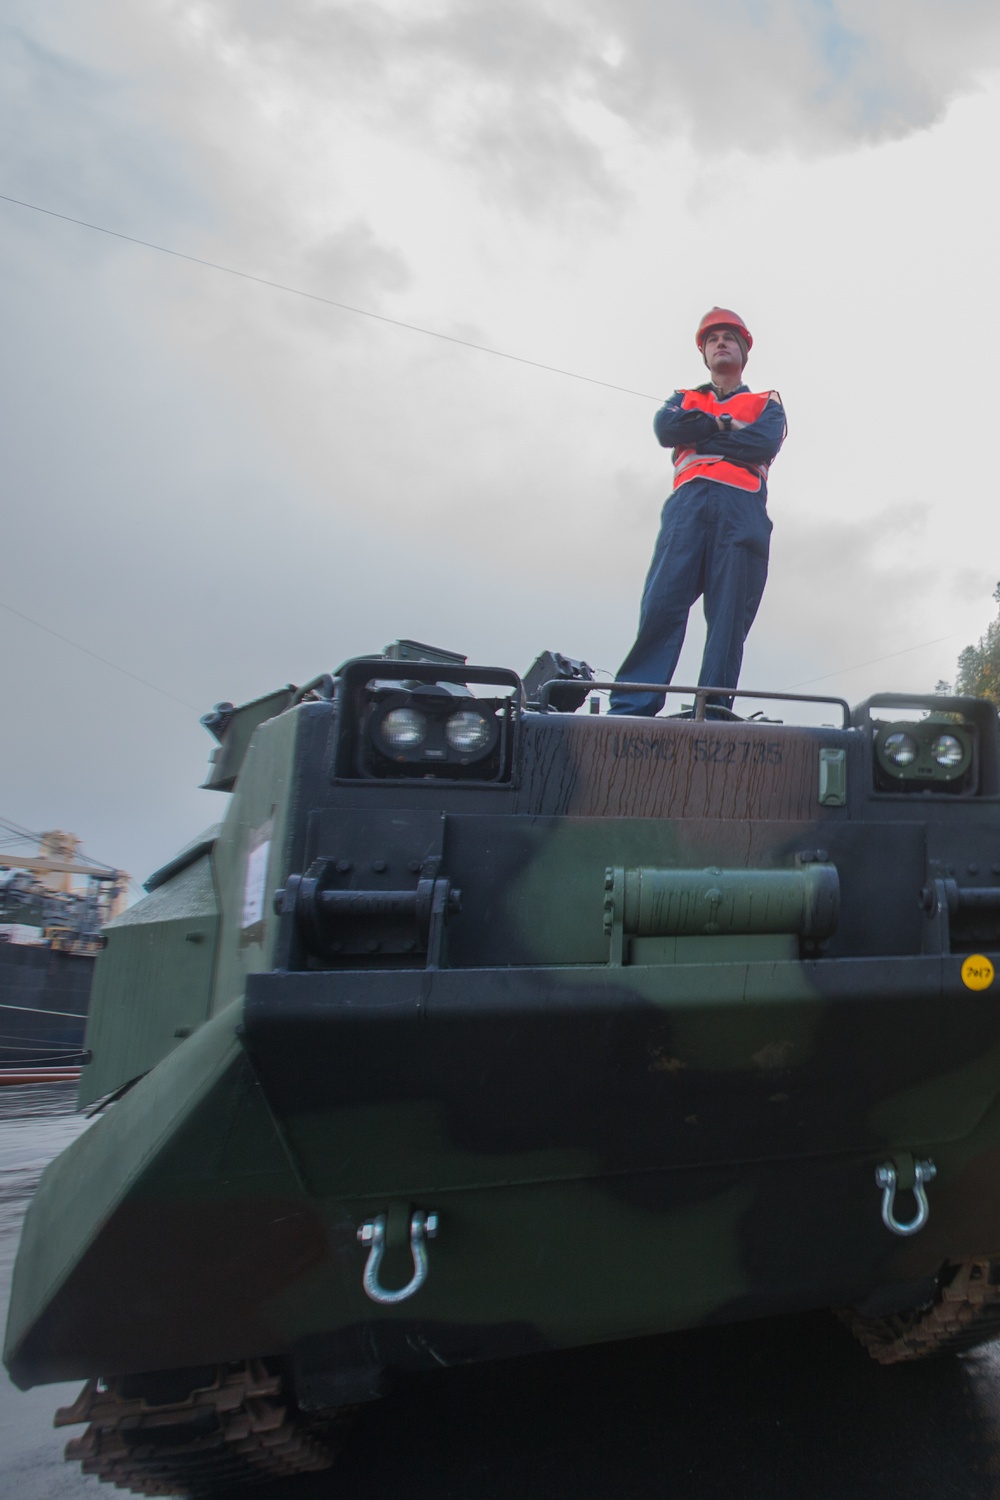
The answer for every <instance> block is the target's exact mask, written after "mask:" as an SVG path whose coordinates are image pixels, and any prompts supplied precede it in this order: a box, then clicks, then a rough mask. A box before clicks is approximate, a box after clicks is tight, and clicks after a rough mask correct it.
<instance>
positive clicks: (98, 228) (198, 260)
mask: <svg viewBox="0 0 1000 1500" xmlns="http://www.w3.org/2000/svg"><path fill="white" fill-rule="evenodd" d="M0 202H4V203H11V204H14V205H15V206H16V207H18V208H26V209H29V210H30V211H31V212H32V213H38V214H44V215H46V216H47V217H48V218H51V219H61V220H62V221H63V222H65V223H67V224H76V225H77V226H78V227H80V228H81V229H89V230H92V231H93V232H94V233H96V234H104V235H108V236H110V237H111V238H112V239H117V240H124V241H125V242H126V243H128V244H131V245H139V246H141V247H142V248H143V249H146V250H155V251H157V252H158V253H159V254H161V255H169V256H172V257H173V258H174V259H175V260H183V261H188V262H190V264H192V265H196V266H202V267H205V268H206V269H208V270H212V271H220V272H222V273H223V274H225V275H227V276H235V277H238V278H239V279H240V280H242V281H251V282H254V283H256V284H257V285H258V286H265V287H269V288H271V289H272V290H273V291H279V292H285V293H287V294H289V295H290V296H294V297H304V298H306V299H307V300H308V301H310V302H319V303H322V304H323V305H324V306H327V307H335V308H338V309H339V310H340V311H341V312H349V313H354V314H355V315H356V316H358V317H362V318H371V319H374V320H375V321H376V322H379V323H387V324H389V325H391V326H392V327H394V328H402V329H405V330H407V331H408V332H410V333H419V334H423V335H424V336H425V337H427V338H435V339H441V340H443V341H444V342H445V343H449V344H458V345H460V346H461V347H462V348H464V349H472V350H475V351H476V352H477V353H480V354H490V355H493V356H494V357H495V358H497V359H507V360H512V361H513V362H514V363H516V364H521V365H528V366H530V367H531V368H532V369H535V370H544V371H547V372H548V373H549V374H552V375H563V376H565V377H566V378H567V379H569V380H580V381H584V382H585V383H586V384H588V385H596V386H601V387H602V388H603V389H605V390H610V391H618V392H619V393H621V394H622V395H626V396H637V397H639V398H640V399H642V400H644V401H659V400H661V399H662V398H661V397H659V396H652V395H650V393H649V392H648V391H637V390H633V389H632V388H631V387H629V386H623V385H616V384H615V383H614V382H612V381H609V380H598V379H596V378H595V377H594V376H592V375H581V374H580V373H579V371H576V370H566V369H563V368H562V367H561V366H558V365H550V364H546V363H544V362H543V361H541V360H535V359H527V358H526V357H525V356H524V355H521V354H511V353H510V352H509V351H508V350H504V349H494V348H492V347H490V346H489V345H487V344H478V343H476V342H474V341H473V340H472V339H463V338H459V337H457V335H455V334H450V333H442V332H441V331H440V330H439V329H434V328H424V327H422V326H420V325H419V324H417V323H410V322H407V321H406V320H405V319H402V318H391V317H389V316H387V315H386V314H385V313H377V312H373V311H372V310H371V309H370V308H364V307H356V306H354V305H353V304H351V303H348V302H341V301H339V300H337V299H336V298H333V297H325V296H323V295H322V294H320V293H318V292H309V291H306V290H304V289H303V288H302V287H294V286H288V285H287V284H286V283H284V282H280V281H274V280H272V279H271V278H270V277H267V276H257V275H255V274H254V273H252V272H250V271H242V270H240V269H238V268H237V267H235V266H227V265H224V264H222V262H220V261H214V260H207V259H204V258H203V257H201V256H198V255H190V254H188V253H187V252H186V251H183V250H174V249H172V248H171V247H170V246H168V245H159V244H157V243H156V242H155V241H154V240H144V239H140V238H139V237H138V236H137V235H132V234H125V233H124V232H123V231H121V230H118V229H110V228H108V226H107V225H104V224H95V223H93V222H92V221H91V220H89V219H79V218H76V217H75V216H74V215H72V214H64V213H59V212H58V211H57V210H55V209H52V208H43V207H42V206H41V205H40V204H38V203H29V202H28V201H27V200H26V199H24V198H15V197H13V196H12V195H11V194H9V193H0ZM0 609H6V610H8V611H9V612H10V613H11V614H14V615H17V616H19V618H20V619H22V620H26V621H27V622H28V624H29V625H35V626H37V628H38V629H39V630H46V631H48V633H49V634H50V635H53V636H55V637H56V639H57V640H60V641H63V642H64V643H65V644H66V645H68V646H72V647H74V649H75V650H77V651H82V652H84V653H85V654H86V655H87V656H92V657H93V658H94V659H95V660H97V661H99V662H102V663H103V664H104V665H105V666H107V667H110V668H111V669H112V671H115V672H120V673H122V674H123V675H124V676H126V677H130V678H132V680H133V681H134V682H139V683H141V684H142V685H143V686H144V687H147V688H149V689H150V690H151V691H152V692H154V693H159V694H160V695H161V696H162V697H164V698H170V699H171V700H172V701H173V702H174V703H179V704H181V705H182V706H183V707H184V708H191V709H194V711H195V712H197V709H196V708H195V706H194V704H192V703H188V702H187V701H186V700H185V699H183V698H178V697H177V696H176V695H175V694H174V693H169V692H167V691H166V689H165V688H161V687H158V686H157V685H156V684H155V683H152V682H149V681H147V679H146V678H144V677H139V676H138V675H137V674H136V673H135V672H130V671H129V670H128V669H127V668H126V667H121V666H119V665H118V664H117V663H116V662H113V661H110V660H109V659H108V658H107V657H105V656H101V655H100V654H99V653H98V652H96V651H92V650H90V648H89V647H87V646H81V645H80V644H79V642H77V641H73V640H71V639H70V638H69V637H68V636H64V635H60V633H59V632H58V631H56V630H52V629H51V627H50V626H48V625H43V624H41V622H40V621H38V620H33V619H31V618H30V617H29V616H28V615H25V614H23V613H22V612H21V611H20V610H17V609H14V608H13V606H12V605H9V604H5V603H4V602H3V601H2V600H0ZM953 638H954V635H944V636H937V637H936V638H935V639H934V640H932V641H922V642H921V643H920V644H919V645H916V646H907V647H906V648H905V649H904V650H902V651H893V652H890V653H889V654H888V655H886V656H876V657H872V658H871V659H870V660H869V661H865V662H856V663H855V664H854V665H853V666H850V667H840V668H838V669H837V671H835V672H826V673H824V674H823V675H822V676H819V677H808V678H806V679H805V680H804V681H802V682H796V683H792V685H791V688H789V689H787V691H794V690H795V689H796V688H800V687H811V686H812V685H813V684H814V683H817V682H829V681H830V680H831V679H832V678H834V677H839V676H841V675H842V674H843V673H845V672H854V671H858V670H859V669H860V668H861V667H870V666H877V665H878V664H879V663H880V662H883V661H892V660H893V659H894V658H895V657H898V656H906V655H908V654H909V653H910V652H912V651H920V650H923V649H924V647H926V646H936V645H939V644H940V643H941V642H942V641H946V640H951V639H953Z"/></svg>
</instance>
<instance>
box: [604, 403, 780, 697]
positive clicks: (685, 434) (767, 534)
mask: <svg viewBox="0 0 1000 1500" xmlns="http://www.w3.org/2000/svg"><path fill="white" fill-rule="evenodd" d="M697 389H698V390H699V391H701V392H704V393H706V394H716V395H717V393H715V392H714V390H713V387H712V386H711V385H710V384H709V385H703V386H699V387H698V388H697ZM748 390H749V387H748V386H745V385H741V386H738V387H737V389H736V390H735V391H731V392H729V396H735V395H739V394H743V393H746V392H747V391H748ZM683 399H684V392H683V391H675V392H674V394H673V395H672V396H671V397H670V399H669V400H668V401H667V402H666V403H665V404H664V405H663V406H662V407H661V408H660V410H659V411H658V412H657V413H656V416H655V417H654V419H653V429H654V431H655V432H656V436H657V437H658V439H659V440H660V443H661V445H662V446H663V447H664V448H671V447H674V448H695V449H696V450H697V452H698V453H716V454H721V455H722V456H723V457H724V458H726V459H728V460H729V461H730V462H731V463H737V464H768V463H770V462H771V460H772V459H773V458H774V456H775V454H776V453H777V452H778V449H779V448H780V447H781V444H782V441H783V439H784V436H785V413H784V410H783V408H782V406H781V403H780V402H779V401H778V399H777V397H776V396H773V395H772V397H771V399H770V400H769V401H768V403H767V405H766V406H765V408H764V410H763V411H762V412H761V414H760V416H759V417H758V418H757V420H756V421H755V422H752V423H750V424H749V425H748V426H746V427H743V428H741V429H739V430H738V431H736V432H720V431H719V429H718V428H717V427H716V424H715V419H714V417H712V416H710V415H709V414H708V413H707V412H704V411H697V410H696V411H685V410H684V409H683V407H682V405H681V403H682V401H683ZM718 399H719V401H720V404H722V405H723V406H724V405H725V402H726V400H727V399H728V396H727V397H718ZM770 540H771V520H770V517H769V516H768V514H767V484H766V481H765V480H764V479H763V478H761V480H760V488H759V489H758V490H756V491H753V490H745V489H738V488H736V487H734V486H733V485H729V484H721V483H719V482H718V481H716V480H713V479H704V478H701V477H699V478H696V479H690V480H688V481H687V483H684V484H681V485H680V486H679V487H678V488H677V489H676V490H675V491H674V493H673V494H672V495H671V496H670V497H669V499H668V500H667V502H666V504H665V505H664V507H663V513H662V516H661V521H660V534H659V537H658V538H657V541H656V547H655V548H654V551H653V560H652V562H651V563H650V565H649V572H648V574H647V575H646V583H645V587H644V589H643V593H642V603H641V605H640V608H639V633H638V635H637V637H636V641H635V645H634V646H633V647H632V649H631V651H630V652H629V653H628V655H627V656H626V658H625V660H624V661H623V662H622V664H621V666H620V667H619V669H618V674H617V680H618V681H619V682H663V683H668V682H669V681H670V680H671V678H672V676H673V673H674V668H675V667H676V666H677V658H678V657H679V656H680V653H681V647H682V645H683V644H684V633H685V631H686V629H687V619H688V611H689V610H690V609H691V606H692V605H693V604H694V603H695V601H696V600H697V599H698V597H699V596H700V595H704V600H705V603H704V609H705V622H706V625H707V627H708V634H707V638H706V640H705V652H704V655H703V657H702V662H701V672H700V674H699V677H698V685H699V687H700V686H710V687H728V688H735V687H736V686H737V685H738V683H739V677H740V667H741V665H742V663H743V645H744V642H745V641H746V638H747V635H748V633H749V630H750V626H751V625H752V624H753V621H754V616H755V615H756V613H757V609H758V607H759V605H760V601H761V596H762V595H763V593H764V584H765V582H766V580H767V556H768V548H769V546H770ZM664 698H665V695H664V694H663V693H639V692H636V693H618V692H614V693H612V694H611V708H610V712H611V713H613V714H637V715H645V716H651V715H653V714H656V713H659V711H660V709H661V708H662V707H663V703H664ZM712 701H714V702H716V703H720V704H722V705H723V706H724V707H726V708H729V707H731V706H732V701H733V700H732V698H731V697H730V698H724V697H722V696H719V697H717V698H715V699H714V700H712Z"/></svg>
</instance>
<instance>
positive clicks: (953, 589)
mask: <svg viewBox="0 0 1000 1500" xmlns="http://www.w3.org/2000/svg"><path fill="white" fill-rule="evenodd" d="M4 17H5V19H4V22H3V24H2V26H0V138H2V140H3V143H4V144H3V167H2V171H0V193H2V194H4V195H6V198H5V199H0V257H2V260H0V271H2V274H0V305H2V314H3V328H4V338H3V341H2V345H0V360H2V370H3V401H2V407H0V420H2V423H3V429H4V441H3V447H2V462H3V470H4V475H3V478H4V498H3V510H2V518H3V519H2V527H3V529H2V534H0V606H2V607H0V643H2V644H0V662H2V674H3V678H2V680H3V696H2V701H3V715H4V733H3V737H2V751H0V765H2V776H0V816H4V817H7V818H12V819H14V820H15V821H17V822H19V823H21V824H23V825H25V826H27V827H29V828H35V829H41V828H47V827H63V828H68V829H70V830H72V831H74V832H76V833H78V834H79V835H81V836H82V837H83V839H84V841H85V847H86V849H87V851H88V852H89V853H90V854H91V855H93V856H94V857H96V858H99V859H102V860H105V861H108V862H110V863H114V864H118V865H120V866H123V867H125V868H127V869H130V870H131V871H132V872H133V873H134V874H135V875H136V876H138V877H139V878H143V877H144V876H145V875H146V874H148V873H149V871H150V870H151V869H152V868H153V867H155V866H156V865H157V864H158V863H160V862H162V860H163V859H165V858H167V857H168V856H169V855H170V854H171V853H172V852H173V851H174V849H175V848H176V847H179V846H180V845H181V844H182V843H184V842H186V841H187V839H188V838H189V837H190V836H191V835H193V834H194V833H196V832H197V831H198V830H199V829H200V828H201V827H204V826H205V825H206V824H207V823H209V822H211V821H214V819H215V818H217V817H218V816H219V815H220V813H221V811H222V799H221V798H220V797H219V796H218V794H211V793H206V792H200V791H198V790H197V789H196V787H197V783H198V782H199V781H200V780H201V779H202V775H203V771H204V767H205V762H206V758H207V753H208V751H209V749H210V745H211V741H210V739H209V737H208V736H207V735H206V733H205V731H204V730H203V729H202V728H201V727H200V725H199V724H198V715H199V714H200V713H202V712H204V711H205V710H206V709H208V708H209V707H210V706H211V705H212V704H213V703H214V702H216V701H218V700H219V699H224V698H225V699H231V700H234V701H237V702H238V701H241V700H243V699H246V698H249V697H253V696H257V695H258V694H259V693H262V692H264V691H267V690H269V689H271V688H273V687H277V686H279V685H281V684H283V683H285V682H288V681H294V682H302V681H304V680H305V679H306V678H307V677H309V676H312V675H314V674H315V673H317V672H319V671H323V670H326V669H328V668H331V667H334V666H336V665H337V663H338V662H340V661H341V660H343V659H344V658H345V657H347V656H349V655H352V654H357V653H360V652H364V651H366V650H370V649H372V648H376V649H377V648H380V647H382V646H383V645H384V644H385V643H386V642H388V641H390V640H392V639H393V638H395V637H397V636H401V635H409V636H415V637H417V638H418V639H423V640H429V641H433V642H436V643H438V644H440V645H443V646H447V647H450V648H452V649H457V650H460V651H462V652H464V653H467V654H468V655H469V656H470V657H471V658H472V659H474V660H477V661H482V662H487V663H490V664H502V665H510V666H513V667H515V668H517V669H520V670H524V669H526V668H527V666H528V665H529V663H530V662H531V660H532V659H533V657H534V656H535V655H536V654H537V652H538V651H540V650H542V649H545V648H552V649H556V650H561V651H563V652H565V653H567V654H569V655H573V656H579V657H584V658H586V659H587V660H589V661H590V662H591V663H592V664H593V665H594V666H596V667H599V668H605V669H607V670H609V671H613V670H614V669H615V667H616V666H617V664H618V662H619V661H620V660H621V658H622V656H623V655H624V653H625V651H626V650H627V648H628V646H629V645H630V644H631V641H632V638H633V634H634V629H635V622H636V612H637V607H638V598H639V592H640V589H641V584H642V579H643V576H644V573H645V569H646V565H647V562H648V558H649V553H650V549H651V547H652V543H653V540H654V537H655V534H656V529H657V524H658V516H659V510H660V505H661V503H662V501H663V498H664V496H665V495H666V493H667V491H668V488H669V473H668V468H669V462H668V457H667V455H666V454H664V453H663V452H662V450H660V449H659V448H658V446H657V444H656V442H655V440H654V438H653V436H652V431H651V426H650V423H651V418H652V415H653V412H654V411H655V409H656V405H657V401H658V400H659V399H662V397H664V396H666V395H667V394H669V392H670V391H671V390H673V389H674V388H675V387H676V386H678V385H693V384H695V383H697V382H698V381H699V380H700V379H701V378H702V376H703V373H704V372H703V368H702V367H701V366H700V364H699V360H698V356H697V353H696V351H695V349H694V346H693V330H694V327H695V325H696V323H697V321H698V319H699V317H700V316H701V314H702V313H703V312H704V311H705V309H706V308H707V307H709V306H711V305H712V304H714V303H723V304H726V305H730V306H734V307H736V308H737V309H738V310H739V311H740V312H741V314H742V315H743V317H744V318H745V319H746V320H747V322H748V323H749V325H750V327H751V329H752V330H753V333H754V337H755V348H754V353H753V357H752V359H751V362H750V366H749V368H748V379H749V382H750V384H751V386H752V387H753V388H755V389H761V388H767V387H771V386H775V387H777V388H779V389H780V391H781V392H782V395H783V397H784V400H785V404H786V407H787V410H788V414H789V422H790V435H789V438H788V441H787V444H786V447H785V449H784V451H783V452H782V454H781V456H780V458H779V460H778V462H777V463H776V465H775V467H774V469H773V470H772V484H771V502H770V508H771V514H772V517H773V519H774V523H775V531H774V541H773V550H772V562H771V576H770V581H769V584H768V589H767V592H766V594H765V598H764V604H763V606H762V609H761V613H760V616H759V618H758V622H757V624H756V626H755V628H754V631H753V633H752V635H751V637H750V641H749V643H748V649H747V654H746V658H745V664H744V671H743V681H744V683H745V684H748V685H751V686H760V687H773V688H775V689H778V690H784V689H789V688H793V687H796V686H798V685H800V684H804V683H809V684H811V685H812V688H813V690H817V691H820V690H827V691H831V692H836V693H838V694H843V695H844V696H846V697H848V698H850V699H852V700H855V701H856V700H858V699H860V698H862V697H864V696H866V695H867V694H869V693H871V692H874V691H878V690H880V689H900V690H904V691H918V690H919V691H929V690H933V687H934V685H935V683H936V682H937V680H938V679H939V678H942V677H944V678H951V677H953V675H954V667H955V659H956V657H957V655H958V653H959V651H960V650H961V648H962V647H963V646H964V645H966V644H967V643H968V642H970V641H973V640H975V639H977V638H978V636H979V635H981V634H982V632H983V631H984V630H985V628H986V626H987V624H988V623H989V621H990V619H991V618H992V616H993V614H994V611H995V605H994V604H993V601H992V598H991V595H992V591H993V588H994V586H995V585H996V582H997V580H998V578H1000V518H998V507H997V504H996V491H997V487H998V481H997V477H996V475H995V459H994V457H993V453H992V443H991V434H992V428H993V425H994V423H995V421H996V412H997V409H998V406H1000V358H998V349H1000V310H998V309H1000V304H998V299H997V298H996V296H995V294H994V291H993V286H994V281H995V274H996V273H995V260H996V248H995V246H996V240H997V234H998V222H997V220H998V214H997V210H996V207H995V196H996V195H995V190H994V184H995V180H996V141H997V139H998V130H1000V11H998V10H997V7H996V6H995V5H994V4H990V3H988V0H948V4H947V5H946V4H944V3H942V0H937V3H935V0H864V3H862V0H770V3H768V4H761V3H760V0H718V3H716V4H715V5H713V6H711V7H708V6H694V5H690V4H686V3H683V4H682V3H680V0H655V3H654V0H382V3H380V0H284V3H283V4H282V5H280V6H278V5H275V4H272V3H267V0H147V3H146V4H144V5H142V6H137V5H135V4H134V3H127V0H49V3H47V4H46V5H45V6H42V7H39V6H38V5H37V4H34V3H28V0H8V3H7V5H6V6H5V8H4ZM10 198H14V199H19V200H22V201H23V202H25V203H30V204H34V205H36V206H37V207H39V208H44V209H48V210H50V211H52V212H53V213H56V214H63V215H67V216H69V217H70V218H75V219H82V220H86V221H87V222H88V223H89V224H92V225H99V226H103V227H104V228H107V229H111V230H115V231H118V232H119V233H120V234H123V235H129V236H133V237H136V238H138V239H142V240H146V241H150V242H153V243H155V244H157V245H160V246H165V247H167V248H170V249H173V250H176V251H179V252H182V253H183V254H186V255H189V256H194V257H198V258H200V259H202V260H208V261H213V262H217V263H219V264H221V265H225V266H228V267H232V268H235V269H237V270H240V271H243V272H246V273H249V275H251V276H256V277H261V278H264V279H265V280H269V281H272V282H277V283H281V284H283V285H285V286H288V287H293V288H298V289H300V290H301V291H303V292H308V293H312V294H314V296H315V297H319V298H327V299H330V300H332V301H334V302H339V303H343V304H348V305H350V306H353V307H356V308H361V309H365V310H367V311H369V312H372V313H377V314H380V315H381V316H382V317H383V318H386V319H395V320H398V321H400V322H403V323H411V324H416V325H419V326H420V327H422V328H426V329H431V330H436V331H437V332H439V333H442V334H447V335H450V336H451V337H452V338H453V339H458V340H466V341H470V342H472V343H477V344H483V345H487V346H489V347H490V348H492V349H495V350H501V351H504V352H506V353H509V354H512V355H516V356H519V357H520V360H527V361H535V362H536V363H538V364H542V365H551V366H556V367H558V368H559V369H561V370H564V371H569V372H574V373H576V374H578V375H581V376H586V377H589V378H590V380H593V381H603V382H607V383H608V385H610V386H619V387H624V388H626V389H625V390H624V391H620V390H614V389H608V388H607V387H606V386H602V385H599V384H591V383H588V381H584V380H578V379H573V378H569V377H568V376H566V375H560V374H555V373H550V372H548V371H545V370H542V369H538V368H534V367H532V366H531V365H529V364H525V363H521V362H518V361H515V360H509V359H502V358H496V357H494V356H491V355H489V354H485V353H479V352H476V351H474V350H471V349H468V348H466V347H463V346H462V345H461V344H458V343H452V342H446V341H444V340H441V339H437V338H431V337H427V336H425V335H422V334H419V333H415V332H410V331H407V330H406V329H404V328H401V327H398V326H395V325H394V324H392V323H389V322H382V321H378V320H375V319H372V318H368V317H363V316H359V315H357V314H354V313H351V312H348V311H344V310H341V309H338V308H336V307H332V306H329V305H327V304H325V303H323V302H322V301H316V300H311V299H310V298H306V297H301V296H295V295H291V294H289V293H288V292H284V291H279V290H276V289H274V288H269V287H267V286H263V285H260V284H258V283H255V282H253V281H251V280H246V279H241V278H238V277H234V276H231V275H227V274H224V273H223V272H220V271H218V270H212V269H208V268H205V267H204V266H198V265H194V264H192V263H190V262H187V261H184V260H182V259H178V258H177V257H171V256H168V255H165V254H162V253H159V252H157V251H155V250H152V249H147V248H142V247H141V246H138V245H135V244H132V243H129V242H127V241H125V240H122V239H115V238H112V237H110V236H108V235H105V234H100V233H96V232H94V230H92V229H86V228H83V227H80V226H79V225H76V224H73V223H69V222H66V221H65V220H64V219H62V220H61V219H58V218H54V217H51V216H47V215H44V214H41V213H38V212H34V211H32V210H31V209H28V208H25V207H21V206H18V205H16V204H14V203H11V202H9V201H6V199H10ZM630 393H631V394H630ZM30 622H35V623H30ZM42 626H44V627H46V629H42V628H40V627H42ZM53 632H54V633H53ZM60 638H61V639H60ZM702 639H703V626H702V623H701V620H700V617H699V615H698V614H693V615H692V623H691V628H690V631H689V639H688V644H687V646H686V647H685V654H684V657H683V658H682V662H681V666H680V668H679V671H678V674H677V680H679V681H690V680H692V679H693V678H694V677H695V676H696V675H697V666H698V659H699V656H700V648H701V642H702ZM71 642H72V643H74V644H70V643H71ZM78 647H82V648H85V650H81V649H77V648H78ZM88 652H89V653H93V654H87V653H88ZM101 657H103V658H106V659H107V661H108V662H112V663H114V664H115V665H116V666H117V667H118V668H120V669H121V670H114V669H113V668H112V667H111V666H109V665H106V664H105V662H103V661H101V660H98V659H97V658H101ZM875 659H880V660H875ZM867 663H874V664H873V665H866V664H867ZM127 674H131V675H127ZM137 679H139V680H137Z"/></svg>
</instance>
